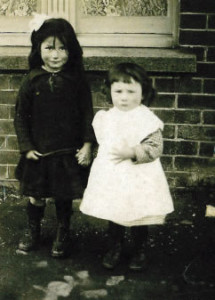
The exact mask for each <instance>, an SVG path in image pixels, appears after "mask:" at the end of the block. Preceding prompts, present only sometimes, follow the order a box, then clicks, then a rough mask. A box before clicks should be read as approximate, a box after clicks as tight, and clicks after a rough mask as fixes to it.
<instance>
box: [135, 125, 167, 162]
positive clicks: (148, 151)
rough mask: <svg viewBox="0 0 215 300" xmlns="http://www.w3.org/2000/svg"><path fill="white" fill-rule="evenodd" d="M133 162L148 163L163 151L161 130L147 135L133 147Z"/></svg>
mask: <svg viewBox="0 0 215 300" xmlns="http://www.w3.org/2000/svg"><path fill="white" fill-rule="evenodd" d="M134 150H135V156H136V159H135V163H137V164H141V163H149V162H152V161H154V160H155V159H157V158H158V157H160V156H161V154H162V152H163V137H162V132H161V130H160V129H159V130H157V131H155V132H154V133H152V134H150V135H148V136H147V137H146V138H145V139H144V140H143V141H142V142H141V143H140V144H139V145H137V146H136V147H135V148H134Z"/></svg>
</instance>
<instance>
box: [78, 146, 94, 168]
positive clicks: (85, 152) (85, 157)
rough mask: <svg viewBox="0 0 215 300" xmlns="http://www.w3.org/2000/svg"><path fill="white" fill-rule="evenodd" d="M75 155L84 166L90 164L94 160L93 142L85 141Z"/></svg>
mask: <svg viewBox="0 0 215 300" xmlns="http://www.w3.org/2000/svg"><path fill="white" fill-rule="evenodd" d="M75 157H76V158H77V160H78V163H79V165H81V166H83V167H87V166H89V164H90V162H91V160H92V154H91V144H90V143H85V144H84V146H83V147H82V148H81V149H80V150H79V149H78V150H77V154H76V155H75Z"/></svg>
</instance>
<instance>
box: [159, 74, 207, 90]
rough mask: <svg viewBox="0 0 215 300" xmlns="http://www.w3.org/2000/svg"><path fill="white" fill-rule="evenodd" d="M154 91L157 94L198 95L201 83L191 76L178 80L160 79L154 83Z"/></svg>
mask: <svg viewBox="0 0 215 300" xmlns="http://www.w3.org/2000/svg"><path fill="white" fill-rule="evenodd" d="M155 86H156V89H157V90H158V91H159V92H172V93H174V92H178V93H199V92H201V81H200V80H198V79H193V78H192V77H191V76H181V77H180V78H171V79H170V78H161V79H156V81H155Z"/></svg>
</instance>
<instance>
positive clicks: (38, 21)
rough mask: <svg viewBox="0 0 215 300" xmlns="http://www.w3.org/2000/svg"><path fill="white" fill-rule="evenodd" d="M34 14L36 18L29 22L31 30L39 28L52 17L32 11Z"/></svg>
mask: <svg viewBox="0 0 215 300" xmlns="http://www.w3.org/2000/svg"><path fill="white" fill-rule="evenodd" d="M32 15H33V16H34V18H33V19H32V20H31V21H30V22H29V28H30V31H31V32H32V31H34V30H35V31H37V30H39V29H40V27H41V26H42V24H43V23H44V21H46V20H48V19H51V17H50V16H47V15H45V14H37V13H32Z"/></svg>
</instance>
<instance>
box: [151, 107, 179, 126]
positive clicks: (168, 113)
mask: <svg viewBox="0 0 215 300" xmlns="http://www.w3.org/2000/svg"><path fill="white" fill-rule="evenodd" d="M153 112H154V113H155V114H156V115H157V116H158V117H159V118H160V119H161V120H162V121H163V122H164V123H174V120H175V112H174V111H173V110H158V109H157V110H153Z"/></svg>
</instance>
